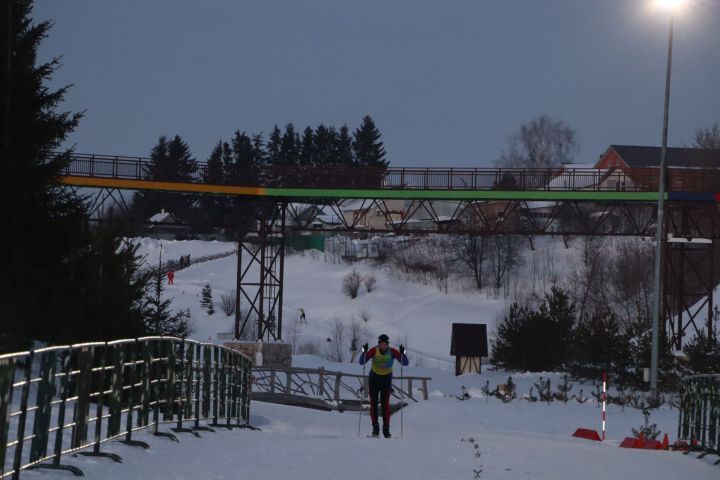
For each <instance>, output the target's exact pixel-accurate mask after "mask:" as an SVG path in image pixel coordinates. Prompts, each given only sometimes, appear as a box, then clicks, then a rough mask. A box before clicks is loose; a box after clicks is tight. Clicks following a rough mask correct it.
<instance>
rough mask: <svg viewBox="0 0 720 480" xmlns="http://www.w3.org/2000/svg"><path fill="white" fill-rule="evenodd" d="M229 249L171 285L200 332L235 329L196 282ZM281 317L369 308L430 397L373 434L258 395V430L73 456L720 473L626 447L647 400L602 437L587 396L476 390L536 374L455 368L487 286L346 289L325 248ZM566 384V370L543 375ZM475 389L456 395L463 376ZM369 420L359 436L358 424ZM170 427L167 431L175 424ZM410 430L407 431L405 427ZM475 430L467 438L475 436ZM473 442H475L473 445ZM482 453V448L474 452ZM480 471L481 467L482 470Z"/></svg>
mask: <svg viewBox="0 0 720 480" xmlns="http://www.w3.org/2000/svg"><path fill="white" fill-rule="evenodd" d="M232 248H233V244H231V243H222V242H165V241H164V242H163V258H166V259H176V258H178V257H180V255H185V254H188V253H189V254H191V256H192V257H197V256H200V255H206V254H209V253H219V252H224V251H228V250H232ZM141 253H143V254H146V255H148V261H149V262H151V263H153V262H156V261H157V255H158V253H159V245H158V242H157V241H154V240H147V239H143V240H142V241H141ZM235 262H236V259H235V257H234V256H231V257H227V258H224V259H220V260H216V261H213V262H208V263H204V264H198V265H193V266H191V267H189V268H187V269H183V270H180V271H178V272H177V273H176V275H175V285H174V286H168V288H167V291H166V293H167V295H168V296H169V297H174V302H173V308H175V309H180V308H190V310H191V312H192V315H193V319H194V328H195V333H194V334H193V337H194V338H197V339H199V340H204V341H207V340H208V339H210V340H212V341H216V338H217V337H216V334H217V333H218V332H229V331H231V329H232V324H233V320H232V318H229V317H226V316H225V314H224V313H222V310H220V309H219V308H217V312H216V313H215V314H214V315H212V316H208V315H207V314H206V313H204V312H203V311H202V309H201V308H200V307H199V302H200V290H201V289H202V287H203V286H204V285H205V284H206V283H209V284H210V285H211V287H212V289H213V296H214V298H215V301H216V303H218V302H219V299H220V295H221V294H222V293H228V292H229V291H231V290H232V289H233V288H234V282H235V265H236V263H235ZM285 265H286V273H285V282H286V284H285V296H284V302H285V310H284V316H285V328H286V329H287V328H289V325H291V324H292V323H294V321H295V319H296V318H297V309H298V308H299V307H303V308H304V310H305V312H306V314H307V319H308V324H307V325H300V326H299V327H300V331H299V338H300V341H313V340H314V341H318V342H324V340H325V338H326V337H327V336H328V335H329V329H330V328H331V326H332V325H333V324H334V322H335V321H336V320H339V321H341V322H343V323H344V324H349V322H351V321H352V320H353V319H360V316H361V315H362V316H365V317H366V318H368V320H367V322H364V321H362V320H361V322H362V324H363V325H364V327H365V328H366V329H367V332H368V335H370V336H371V337H372V338H374V337H376V336H377V335H378V334H379V333H387V334H388V335H390V337H391V339H392V342H393V343H394V344H398V343H401V342H402V343H405V344H406V345H408V348H409V356H410V360H411V365H410V367H406V368H405V373H406V374H408V375H417V376H429V377H432V381H431V382H430V385H429V390H430V398H429V400H427V401H419V402H418V403H411V405H409V406H408V407H407V408H405V409H403V411H402V428H401V415H400V413H396V414H395V415H394V416H393V418H392V432H393V435H394V436H393V438H392V439H390V440H386V439H373V438H366V436H365V435H366V434H367V433H368V432H369V429H370V422H369V419H368V417H367V416H366V415H363V416H362V417H361V416H360V415H359V414H358V413H354V412H345V413H338V412H332V413H327V412H320V411H314V410H306V409H302V408H297V407H286V406H280V405H272V404H266V403H260V402H253V403H252V405H251V423H252V425H254V426H257V427H260V428H261V429H262V431H249V430H237V429H236V430H234V431H231V432H228V431H223V430H218V431H217V432H216V433H205V432H203V433H202V438H201V439H197V438H194V437H192V436H190V435H188V434H179V435H180V436H181V437H180V438H181V442H180V443H174V442H170V441H168V440H167V439H164V438H157V437H153V436H151V435H150V434H148V433H143V432H139V433H138V435H137V436H136V438H138V439H140V440H144V441H147V442H148V443H150V444H151V446H152V448H151V449H150V450H141V449H135V448H131V447H127V446H125V445H122V444H120V443H117V442H111V443H109V444H107V445H104V447H103V448H104V449H106V450H107V451H112V452H115V453H118V454H120V455H121V456H122V457H123V459H124V463H123V464H116V463H112V462H110V461H109V460H107V459H102V458H92V457H76V458H73V457H67V458H65V457H64V461H66V462H68V463H71V464H73V465H77V466H78V467H80V468H81V469H83V471H84V472H85V474H86V475H87V476H88V478H103V479H125V478H153V479H155V480H164V479H168V480H169V479H198V478H207V479H231V478H232V479H236V478H252V479H277V478H288V477H292V478H293V479H294V480H305V479H308V480H320V479H343V480H345V479H365V478H368V477H370V478H374V477H378V476H389V477H390V478H404V479H440V478H449V479H474V478H480V479H516V478H529V479H539V480H558V479H573V480H576V479H584V480H601V479H603V480H604V479H613V480H617V479H632V480H637V479H670V478H688V479H693V480H696V479H697V480H699V479H717V478H720V466H713V465H712V462H714V461H716V460H717V457H716V456H707V457H705V458H704V459H696V458H694V456H693V455H688V456H686V455H682V454H681V453H678V452H665V451H644V450H628V449H622V448H618V444H619V443H620V441H622V439H623V438H624V437H626V436H630V435H631V429H632V428H633V427H639V426H640V425H641V424H642V423H643V418H642V414H641V412H640V411H639V410H636V409H632V408H625V409H624V411H623V410H622V409H620V407H616V406H609V407H608V424H607V440H606V441H605V442H593V441H589V440H583V439H578V438H573V437H572V436H571V434H572V433H573V432H574V431H575V429H576V428H578V427H584V428H591V429H595V430H599V429H600V418H601V413H600V409H599V407H598V405H597V404H596V403H595V402H594V401H593V400H590V401H588V402H587V403H584V404H580V403H577V402H574V401H571V402H569V403H567V404H563V403H561V402H553V403H551V404H549V405H548V404H544V403H540V402H537V403H530V402H528V401H524V400H515V401H512V402H510V403H503V402H501V401H500V400H498V399H496V398H486V397H485V396H483V394H482V392H481V388H482V386H483V385H485V383H486V382H488V381H489V383H490V385H491V387H493V388H494V387H495V386H496V385H497V384H500V383H505V382H506V381H507V378H508V376H512V377H513V381H514V382H515V383H516V384H517V392H518V394H519V395H523V394H526V393H528V391H529V388H530V387H531V386H532V384H533V383H534V382H537V381H538V379H539V377H540V374H535V373H533V374H529V373H521V374H514V373H506V372H502V371H500V372H491V371H488V370H487V369H485V370H484V371H483V373H482V374H481V375H465V376H462V377H455V376H454V373H453V371H452V370H453V363H452V357H450V356H449V349H450V325H451V324H452V323H453V322H470V323H472V322H477V323H487V324H488V328H489V330H490V331H492V330H493V328H494V325H495V324H496V321H497V319H498V318H499V317H500V316H501V315H502V314H503V312H504V309H505V302H504V301H503V300H496V299H492V298H487V296H486V295H481V294H476V293H468V294H460V293H450V294H447V295H446V294H443V293H440V292H439V291H438V290H437V288H435V287H434V286H432V285H427V286H426V285H417V284H413V283H409V282H406V281H404V280H402V279H399V278H396V277H395V276H393V275H392V274H389V273H388V272H387V271H384V270H380V269H372V267H371V265H370V264H366V263H361V264H356V265H355V268H356V269H357V270H358V272H359V273H361V274H364V273H367V272H369V271H371V270H372V272H373V273H374V275H375V276H376V278H377V286H376V289H375V290H374V291H372V292H370V293H367V292H365V291H364V290H363V291H362V293H361V295H360V296H359V297H358V298H356V299H354V300H350V299H349V298H348V297H346V296H344V295H343V294H342V292H341V282H342V279H343V278H344V276H345V275H347V273H348V272H349V271H350V269H351V268H352V267H350V266H348V265H338V264H333V263H325V262H323V261H322V256H320V257H318V258H317V259H314V258H313V257H312V256H310V255H306V256H300V255H291V256H288V257H286V263H285ZM293 364H294V366H306V367H317V366H320V365H324V366H326V367H327V368H328V369H332V370H340V371H346V372H355V373H360V372H361V367H360V366H359V365H351V364H348V363H345V364H337V363H332V362H329V361H327V360H324V359H322V358H319V357H317V356H311V355H296V356H295V357H294V359H293ZM543 376H544V377H545V378H548V377H549V378H550V379H551V381H552V382H553V385H557V383H558V380H559V374H544V375H543ZM463 385H464V386H465V387H466V388H467V389H468V391H469V392H470V395H471V398H470V399H468V400H465V401H460V400H458V399H457V398H456V396H457V395H459V394H460V392H461V386H463ZM580 389H583V393H584V396H587V397H589V396H590V392H591V391H594V390H595V387H594V386H593V385H592V384H591V383H590V382H587V383H585V384H584V385H579V384H577V383H575V384H574V385H573V390H572V392H571V394H575V393H578V392H579V390H580ZM359 420H360V421H361V428H360V436H359V437H358V421H359ZM677 421H678V412H677V410H673V409H670V408H669V407H663V408H661V409H660V410H658V411H653V413H652V416H651V418H650V422H651V423H656V424H657V426H658V428H659V429H660V430H661V431H662V432H663V433H665V432H667V433H668V434H669V436H670V441H671V442H673V441H674V440H675V439H676V436H677ZM164 428H165V429H167V428H169V427H167V426H165V427H164ZM401 431H402V434H403V435H402V438H400V436H401V435H400V434H401ZM470 438H472V441H470V440H469V439H470ZM475 445H477V447H476V446H475ZM476 452H478V453H479V456H477V453H476ZM479 470H482V472H481V473H479V476H476V473H475V471H479ZM66 475H67V474H63V473H57V472H50V471H29V472H24V473H23V478H43V479H45V478H60V476H63V477H65V476H66Z"/></svg>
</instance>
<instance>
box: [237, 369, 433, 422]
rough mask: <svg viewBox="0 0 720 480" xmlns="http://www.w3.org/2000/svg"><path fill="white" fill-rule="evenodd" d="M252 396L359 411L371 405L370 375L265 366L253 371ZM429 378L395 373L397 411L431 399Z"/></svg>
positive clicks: (394, 407)
mask: <svg viewBox="0 0 720 480" xmlns="http://www.w3.org/2000/svg"><path fill="white" fill-rule="evenodd" d="M252 375H253V381H252V393H251V395H250V398H251V399H252V400H255V401H260V402H270V403H281V404H283V405H295V406H298V407H306V408H314V409H317V410H326V411H331V410H337V411H340V412H344V411H346V410H351V411H358V410H367V409H368V408H369V403H368V401H367V398H368V393H367V392H368V377H367V375H357V374H351V373H343V372H336V371H331V370H325V369H324V368H322V367H321V368H317V369H311V368H283V369H274V368H264V367H259V368H258V367H256V368H253V370H252ZM430 380H431V378H429V377H414V376H393V391H392V398H393V399H395V400H397V401H396V402H394V403H393V404H392V405H391V410H392V411H393V412H394V411H396V410H397V409H399V408H401V407H402V406H404V405H406V404H407V402H417V401H418V400H420V399H422V400H427V399H428V382H429V381H430Z"/></svg>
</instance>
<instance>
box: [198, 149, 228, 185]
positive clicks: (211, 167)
mask: <svg viewBox="0 0 720 480" xmlns="http://www.w3.org/2000/svg"><path fill="white" fill-rule="evenodd" d="M222 151H223V149H222V142H218V143H217V145H215V148H213V151H212V152H211V153H210V156H209V157H208V159H207V166H206V168H205V171H203V172H202V179H203V182H205V183H211V184H213V185H222V184H223V183H225V174H224V171H223V161H222Z"/></svg>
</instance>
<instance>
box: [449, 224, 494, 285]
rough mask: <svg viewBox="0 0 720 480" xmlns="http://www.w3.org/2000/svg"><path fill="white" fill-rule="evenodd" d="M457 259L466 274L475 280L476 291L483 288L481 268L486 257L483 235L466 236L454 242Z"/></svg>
mask: <svg viewBox="0 0 720 480" xmlns="http://www.w3.org/2000/svg"><path fill="white" fill-rule="evenodd" d="M455 248H456V252H457V259H458V261H459V263H460V264H461V265H462V266H463V267H464V270H465V272H466V274H469V275H470V276H472V278H473V280H475V286H476V287H477V289H478V290H480V289H482V287H483V266H484V265H485V260H487V257H488V240H487V237H486V236H484V235H467V236H462V237H458V238H457V239H456V240H455Z"/></svg>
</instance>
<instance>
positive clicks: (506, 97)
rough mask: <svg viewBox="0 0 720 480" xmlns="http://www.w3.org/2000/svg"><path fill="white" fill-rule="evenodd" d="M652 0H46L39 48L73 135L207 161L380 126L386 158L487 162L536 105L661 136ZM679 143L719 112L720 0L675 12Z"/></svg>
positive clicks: (674, 139)
mask: <svg viewBox="0 0 720 480" xmlns="http://www.w3.org/2000/svg"><path fill="white" fill-rule="evenodd" d="M652 1H653V0H473V1H469V0H468V1H454V0H443V1H427V0H363V1H359V0H322V1H321V0H285V1H280V0H256V1H244V0H202V1H200V0H144V1H140V0H124V1H117V0H63V1H58V0H36V2H35V11H34V18H35V19H36V20H45V19H51V20H52V21H53V22H54V27H53V28H52V30H51V31H50V35H49V38H48V39H46V40H45V42H44V43H43V45H42V47H41V50H40V59H41V60H47V59H49V58H50V57H52V56H60V55H62V57H63V59H62V63H63V66H62V68H61V69H60V70H58V71H57V73H56V74H55V76H54V80H53V86H61V85H66V84H69V83H72V84H74V86H73V87H72V89H71V90H70V92H69V94H68V95H67V97H66V102H65V104H64V105H63V109H64V110H71V111H79V110H85V111H86V115H85V118H84V119H83V120H82V121H81V123H80V126H79V127H78V129H77V130H76V131H75V132H74V133H73V134H72V136H71V138H70V143H74V144H76V151H77V152H82V153H102V154H117V155H143V156H147V155H148V154H149V152H150V149H151V148H152V146H153V145H154V144H155V143H156V141H157V138H158V137H159V136H160V135H163V134H164V135H175V134H179V135H181V136H182V137H183V138H184V139H185V140H186V141H187V142H188V143H189V145H190V147H191V149H192V151H193V154H194V155H195V157H196V158H197V159H198V160H202V161H204V160H205V159H206V158H207V156H208V155H209V153H210V151H211V149H212V147H213V146H214V145H215V144H216V143H217V141H218V140H220V139H223V140H227V139H229V137H230V136H231V135H232V133H233V132H234V131H235V130H241V131H247V132H248V133H260V132H264V133H265V134H267V133H268V132H269V131H270V130H271V128H272V127H273V125H275V124H278V125H280V126H281V127H282V126H284V125H285V124H286V123H288V122H292V123H294V124H295V126H296V127H298V128H299V129H302V128H304V127H305V126H307V125H311V126H313V127H314V126H317V125H318V124H319V123H324V124H326V125H334V126H336V127H339V126H341V125H342V124H345V123H346V124H348V126H349V127H350V128H351V129H355V128H356V127H357V126H358V125H359V123H360V120H361V118H362V116H364V115H371V116H372V117H373V118H374V120H375V122H376V124H377V125H378V127H379V128H380V130H381V132H382V135H383V137H382V138H383V141H384V142H385V146H386V150H387V158H388V159H389V160H390V161H391V164H392V165H393V166H423V167H431V166H437V167H451V166H457V167H461V166H462V167H468V166H479V167H482V166H489V165H492V163H493V161H494V160H495V159H497V158H498V156H499V155H500V153H501V151H502V150H503V149H505V148H506V147H507V142H508V137H509V136H510V135H511V134H512V133H513V132H515V131H517V130H518V128H519V127H520V125H521V124H523V123H525V122H527V121H529V120H530V119H532V118H533V117H535V116H537V115H541V114H544V113H546V114H549V115H550V116H551V117H554V118H557V119H562V120H564V121H565V122H567V123H568V124H569V125H570V126H572V127H573V128H574V129H575V130H576V131H577V133H578V139H579V144H580V149H579V152H578V154H577V157H576V161H577V162H579V163H592V162H594V161H595V160H596V159H597V157H598V156H599V155H600V154H601V153H602V152H603V151H604V150H605V149H606V148H607V146H608V145H610V144H635V145H659V144H660V134H661V127H662V108H663V92H664V85H665V68H666V58H667V37H668V23H669V22H668V15H667V14H666V13H664V12H661V11H658V10H657V9H654V8H651V5H652ZM674 47H675V48H674V57H673V71H672V94H671V108H670V135H669V144H670V145H671V146H684V145H688V144H689V143H690V142H691V140H692V136H693V132H694V131H695V130H696V129H697V128H699V127H707V126H710V125H712V124H713V123H714V122H717V121H720V1H718V0H691V5H690V7H689V8H688V11H686V12H684V13H683V14H682V16H680V17H679V18H676V25H675V44H674Z"/></svg>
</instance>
